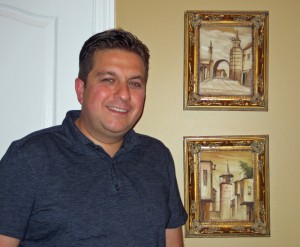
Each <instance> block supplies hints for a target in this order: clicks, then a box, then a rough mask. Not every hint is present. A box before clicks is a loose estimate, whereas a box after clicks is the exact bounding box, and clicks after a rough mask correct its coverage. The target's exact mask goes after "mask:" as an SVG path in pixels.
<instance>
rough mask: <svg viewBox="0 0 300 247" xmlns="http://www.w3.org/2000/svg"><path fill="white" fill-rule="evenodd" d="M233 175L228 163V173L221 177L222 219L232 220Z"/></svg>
mask: <svg viewBox="0 0 300 247" xmlns="http://www.w3.org/2000/svg"><path fill="white" fill-rule="evenodd" d="M232 180H233V175H232V174H231V173H230V171H229V166H228V163H227V171H226V172H225V173H224V174H223V175H221V176H220V219H221V220H228V219H230V218H231V216H232V214H231V199H232V194H233V183H232Z"/></svg>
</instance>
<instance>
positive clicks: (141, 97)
mask: <svg viewBox="0 0 300 247" xmlns="http://www.w3.org/2000/svg"><path fill="white" fill-rule="evenodd" d="M132 100H133V101H134V103H135V105H136V106H137V107H139V108H143V107H144V103H145V94H144V93H139V94H136V95H134V97H132Z"/></svg>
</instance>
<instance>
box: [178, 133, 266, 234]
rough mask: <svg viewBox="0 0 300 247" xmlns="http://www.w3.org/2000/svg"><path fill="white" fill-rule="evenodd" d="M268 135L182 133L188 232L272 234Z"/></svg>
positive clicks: (186, 228)
mask: <svg viewBox="0 0 300 247" xmlns="http://www.w3.org/2000/svg"><path fill="white" fill-rule="evenodd" d="M268 143H269V137H268V135H258V136H214V137H184V159H185V160H184V169H185V189H184V192H185V207H186V210H187V212H188V215H189V217H188V220H187V222H186V225H185V230H186V231H185V234H186V237H269V236H270V215H269V214H270V209H269V208H270V199H269V194H270V192H269V163H268V162H269V161H268V148H269V147H268Z"/></svg>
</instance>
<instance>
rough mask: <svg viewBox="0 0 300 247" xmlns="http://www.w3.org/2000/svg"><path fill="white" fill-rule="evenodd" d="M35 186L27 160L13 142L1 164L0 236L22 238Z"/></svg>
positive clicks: (33, 175)
mask: <svg viewBox="0 0 300 247" xmlns="http://www.w3.org/2000/svg"><path fill="white" fill-rule="evenodd" d="M36 187H37V185H36V176H35V171H34V169H33V167H32V164H31V162H30V157H29V156H28V155H27V153H26V151H21V150H20V148H19V147H18V146H17V145H16V143H12V144H11V146H10V147H9V149H8V150H7V152H6V154H5V155H4V156H3V158H2V159H1V161H0V234H3V235H7V236H10V237H14V238H17V239H22V238H23V236H24V234H25V232H26V228H27V223H28V220H29V217H30V214H31V210H32V207H33V204H34V197H35V188H36Z"/></svg>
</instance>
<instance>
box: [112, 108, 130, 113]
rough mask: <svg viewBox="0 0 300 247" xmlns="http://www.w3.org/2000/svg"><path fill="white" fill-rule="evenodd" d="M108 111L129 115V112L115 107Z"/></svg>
mask: <svg viewBox="0 0 300 247" xmlns="http://www.w3.org/2000/svg"><path fill="white" fill-rule="evenodd" d="M108 109H109V110H111V111H114V112H120V113H127V112H128V110H125V109H122V108H118V107H114V106H109V107H108Z"/></svg>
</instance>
